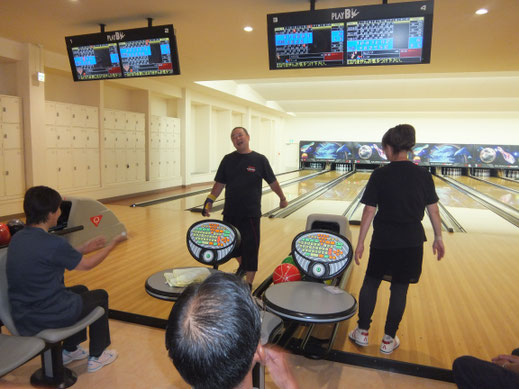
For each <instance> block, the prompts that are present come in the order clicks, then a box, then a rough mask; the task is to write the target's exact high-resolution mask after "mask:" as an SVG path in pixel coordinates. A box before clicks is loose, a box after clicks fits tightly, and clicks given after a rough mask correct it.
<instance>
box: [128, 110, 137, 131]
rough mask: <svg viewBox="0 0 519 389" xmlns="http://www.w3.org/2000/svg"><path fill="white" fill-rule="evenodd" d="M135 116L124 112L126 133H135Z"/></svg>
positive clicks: (132, 113) (133, 113)
mask: <svg viewBox="0 0 519 389" xmlns="http://www.w3.org/2000/svg"><path fill="white" fill-rule="evenodd" d="M136 121H137V114H136V113H135V112H126V126H125V130H126V131H135V126H136Z"/></svg>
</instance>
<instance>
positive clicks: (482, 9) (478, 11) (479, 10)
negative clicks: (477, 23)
mask: <svg viewBox="0 0 519 389" xmlns="http://www.w3.org/2000/svg"><path fill="white" fill-rule="evenodd" d="M486 13H488V9H486V8H480V9H478V10H477V11H476V14H477V15H484V14H486Z"/></svg>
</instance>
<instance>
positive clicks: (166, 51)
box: [119, 38, 173, 77]
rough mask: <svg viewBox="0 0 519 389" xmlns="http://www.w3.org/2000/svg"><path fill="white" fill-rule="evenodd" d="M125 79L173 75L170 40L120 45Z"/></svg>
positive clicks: (162, 39)
mask: <svg viewBox="0 0 519 389" xmlns="http://www.w3.org/2000/svg"><path fill="white" fill-rule="evenodd" d="M119 50H120V52H121V61H122V68H123V73H124V76H125V77H142V76H159V75H168V74H173V64H172V62H171V49H170V45H169V38H156V39H144V40H138V41H129V42H121V43H119Z"/></svg>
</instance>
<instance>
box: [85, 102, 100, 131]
mask: <svg viewBox="0 0 519 389" xmlns="http://www.w3.org/2000/svg"><path fill="white" fill-rule="evenodd" d="M85 115H86V116H85V127H87V128H99V111H98V109H97V108H96V107H86V108H85Z"/></svg>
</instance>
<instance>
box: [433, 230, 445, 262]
mask: <svg viewBox="0 0 519 389" xmlns="http://www.w3.org/2000/svg"><path fill="white" fill-rule="evenodd" d="M432 247H433V254H434V255H436V257H437V258H438V261H439V260H441V259H442V258H443V256H444V255H445V246H444V245H443V239H442V238H441V236H440V237H435V238H434V242H433V246H432Z"/></svg>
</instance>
